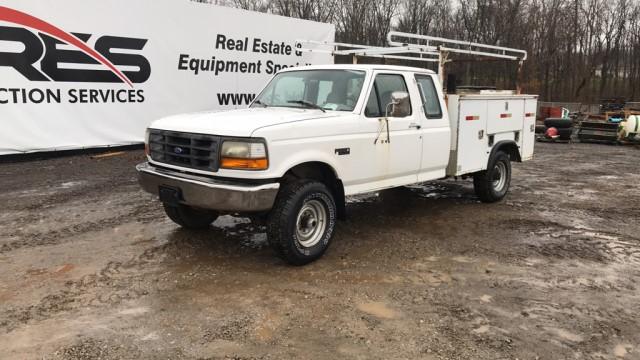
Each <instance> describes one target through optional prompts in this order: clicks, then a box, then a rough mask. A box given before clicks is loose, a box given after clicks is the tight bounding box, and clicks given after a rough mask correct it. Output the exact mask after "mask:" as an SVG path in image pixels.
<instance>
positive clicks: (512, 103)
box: [487, 98, 524, 135]
mask: <svg viewBox="0 0 640 360" xmlns="http://www.w3.org/2000/svg"><path fill="white" fill-rule="evenodd" d="M488 103H489V109H488V115H489V118H488V119H487V133H488V134H489V135H492V134H499V133H504V132H512V131H522V121H523V120H524V99H522V98H519V99H490V100H488Z"/></svg>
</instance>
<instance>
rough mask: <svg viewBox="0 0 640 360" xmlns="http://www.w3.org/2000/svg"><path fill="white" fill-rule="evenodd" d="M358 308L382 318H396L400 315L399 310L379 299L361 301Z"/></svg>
mask: <svg viewBox="0 0 640 360" xmlns="http://www.w3.org/2000/svg"><path fill="white" fill-rule="evenodd" d="M358 310H360V311H362V312H365V313H367V314H369V315H373V316H375V317H378V318H382V319H396V318H398V317H399V316H400V313H399V312H398V311H396V310H394V309H391V308H390V307H388V306H387V305H386V304H385V303H383V302H379V301H373V302H368V303H360V304H358Z"/></svg>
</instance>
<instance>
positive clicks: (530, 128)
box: [520, 98, 538, 161]
mask: <svg viewBox="0 0 640 360" xmlns="http://www.w3.org/2000/svg"><path fill="white" fill-rule="evenodd" d="M537 109H538V99H536V98H532V99H526V100H525V101H524V124H523V126H522V133H521V134H522V136H521V138H522V145H521V147H520V157H521V158H522V161H525V160H531V159H532V158H533V147H534V144H535V142H536V110H537Z"/></svg>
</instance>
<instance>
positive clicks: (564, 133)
mask: <svg viewBox="0 0 640 360" xmlns="http://www.w3.org/2000/svg"><path fill="white" fill-rule="evenodd" d="M572 134H573V128H560V129H558V135H559V138H560V140H571V135H572Z"/></svg>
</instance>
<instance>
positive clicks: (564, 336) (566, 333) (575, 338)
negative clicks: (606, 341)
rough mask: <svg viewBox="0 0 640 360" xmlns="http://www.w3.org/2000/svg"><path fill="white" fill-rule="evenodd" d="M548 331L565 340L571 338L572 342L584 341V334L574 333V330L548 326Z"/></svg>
mask: <svg viewBox="0 0 640 360" xmlns="http://www.w3.org/2000/svg"><path fill="white" fill-rule="evenodd" d="M547 330H548V331H550V332H552V333H554V334H556V335H557V336H558V337H559V338H561V339H563V340H569V341H571V342H582V340H583V339H582V336H580V335H578V334H574V333H572V332H569V331H567V330H565V329H560V328H547Z"/></svg>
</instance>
